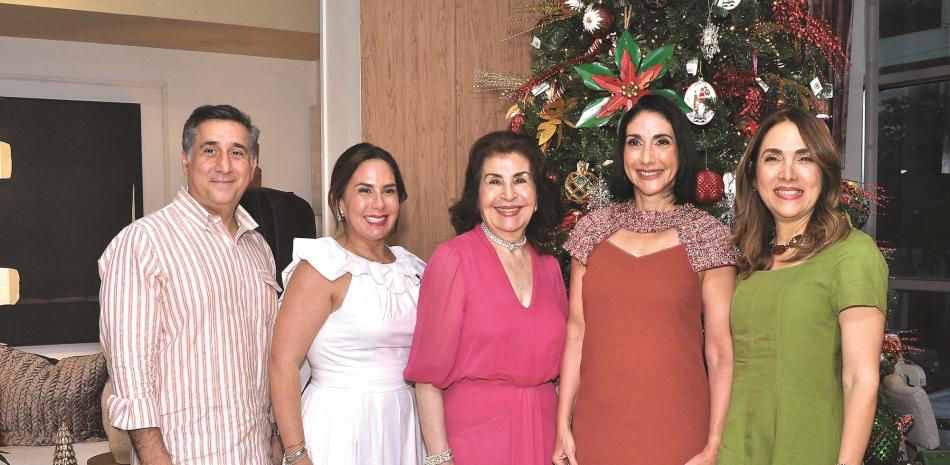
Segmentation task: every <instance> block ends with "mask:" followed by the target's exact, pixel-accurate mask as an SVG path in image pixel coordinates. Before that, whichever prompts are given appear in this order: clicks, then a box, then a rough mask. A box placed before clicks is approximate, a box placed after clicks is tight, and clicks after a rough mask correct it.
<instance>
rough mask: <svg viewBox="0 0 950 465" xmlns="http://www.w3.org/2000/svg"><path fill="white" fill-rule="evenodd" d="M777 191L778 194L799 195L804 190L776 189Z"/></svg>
mask: <svg viewBox="0 0 950 465" xmlns="http://www.w3.org/2000/svg"><path fill="white" fill-rule="evenodd" d="M775 193H776V194H778V195H798V194H801V193H802V191H800V190H790V191H778V190H777V191H775Z"/></svg>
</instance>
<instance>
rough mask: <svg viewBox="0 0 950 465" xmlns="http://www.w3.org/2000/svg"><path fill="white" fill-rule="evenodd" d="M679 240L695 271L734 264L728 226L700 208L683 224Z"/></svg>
mask: <svg viewBox="0 0 950 465" xmlns="http://www.w3.org/2000/svg"><path fill="white" fill-rule="evenodd" d="M680 240H682V241H683V245H684V246H685V247H686V253H687V255H689V260H690V263H691V264H692V265H693V271H694V272H696V273H699V272H700V271H704V270H709V269H712V268H719V267H722V266H735V265H736V248H735V246H734V245H733V244H732V241H731V240H730V236H729V228H727V227H726V225H724V224H722V223H721V222H720V221H719V220H717V219H716V218H715V217H713V216H712V215H710V214H708V213H706V212H704V211H702V210H697V217H696V218H695V219H694V220H693V221H690V222H688V223H687V224H686V225H684V227H683V229H682V231H680Z"/></svg>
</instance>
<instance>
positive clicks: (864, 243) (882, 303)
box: [834, 230, 888, 313]
mask: <svg viewBox="0 0 950 465" xmlns="http://www.w3.org/2000/svg"><path fill="white" fill-rule="evenodd" d="M851 234H852V235H854V234H860V235H861V236H862V237H857V238H854V246H852V247H847V248H845V249H843V250H842V253H841V254H840V257H839V259H838V263H837V269H836V270H835V274H834V279H835V280H836V283H835V284H836V286H837V289H836V292H835V299H836V300H835V306H834V308H835V310H836V311H837V312H839V313H840V312H841V311H842V310H844V309H846V308H849V307H858V306H867V307H877V308H879V309H880V310H881V311H882V312H885V313H886V312H887V274H888V270H887V263H886V262H885V261H884V256H883V255H882V254H881V250H880V249H878V248H877V244H875V243H874V241H873V240H871V238H869V237H867V236H865V235H864V234H863V233H861V232H860V231H856V230H852V231H851ZM849 239H850V238H849ZM846 240H847V239H846Z"/></svg>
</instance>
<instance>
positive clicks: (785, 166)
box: [779, 158, 795, 181]
mask: <svg viewBox="0 0 950 465" xmlns="http://www.w3.org/2000/svg"><path fill="white" fill-rule="evenodd" d="M794 163H795V160H793V159H791V158H787V159H786V160H785V161H783V163H782V171H781V172H780V173H779V179H781V180H783V181H791V180H793V179H795V164H794Z"/></svg>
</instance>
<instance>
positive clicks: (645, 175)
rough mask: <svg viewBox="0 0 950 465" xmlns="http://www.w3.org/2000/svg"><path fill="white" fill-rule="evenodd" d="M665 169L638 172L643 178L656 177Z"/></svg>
mask: <svg viewBox="0 0 950 465" xmlns="http://www.w3.org/2000/svg"><path fill="white" fill-rule="evenodd" d="M662 172H663V170H637V173H638V174H639V175H640V177H642V178H655V177H657V176H659V175H660V173H662Z"/></svg>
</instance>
